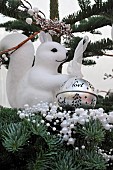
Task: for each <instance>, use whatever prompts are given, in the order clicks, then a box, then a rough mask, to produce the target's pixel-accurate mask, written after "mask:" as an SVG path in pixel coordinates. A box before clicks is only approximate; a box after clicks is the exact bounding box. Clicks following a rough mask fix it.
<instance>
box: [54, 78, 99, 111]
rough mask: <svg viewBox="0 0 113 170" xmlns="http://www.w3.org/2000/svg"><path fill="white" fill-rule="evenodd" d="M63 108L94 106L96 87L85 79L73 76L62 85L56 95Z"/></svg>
mask: <svg viewBox="0 0 113 170" xmlns="http://www.w3.org/2000/svg"><path fill="white" fill-rule="evenodd" d="M56 98H57V101H58V104H59V105H60V106H62V107H63V108H71V109H75V108H80V107H83V108H94V106H95V105H96V101H97V95H96V91H95V89H94V87H93V86H92V85H91V84H90V83H89V82H88V81H86V80H84V79H77V78H76V77H73V78H71V79H69V80H68V81H67V82H65V84H64V85H62V86H61V87H60V90H59V92H58V93H57V95H56Z"/></svg>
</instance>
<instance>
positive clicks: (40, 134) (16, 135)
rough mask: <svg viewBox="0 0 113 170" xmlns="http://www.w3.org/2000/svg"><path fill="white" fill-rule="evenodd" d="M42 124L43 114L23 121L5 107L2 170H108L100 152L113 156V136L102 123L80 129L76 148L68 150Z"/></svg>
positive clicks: (1, 116)
mask: <svg viewBox="0 0 113 170" xmlns="http://www.w3.org/2000/svg"><path fill="white" fill-rule="evenodd" d="M33 120H35V121H33ZM41 120H42V116H41V115H40V113H37V114H35V115H34V116H32V117H31V119H30V121H28V120H27V119H23V120H22V119H20V118H19V117H18V115H17V110H16V109H7V108H3V107H1V110H0V122H2V128H1V136H2V138H1V139H0V140H1V141H0V148H1V152H0V167H1V169H2V170H7V167H8V170H15V169H16V170H23V169H24V170H31V169H33V170H63V169H65V170H94V169H95V170H104V169H105V170H107V169H106V168H107V167H106V161H105V160H104V158H103V157H102V155H100V154H98V152H97V148H98V147H100V148H102V149H105V150H106V151H107V152H109V149H110V148H111V147H112V140H113V135H112V134H113V133H112V131H111V132H109V131H105V130H104V129H103V127H102V125H101V123H100V122H99V121H98V120H92V119H91V120H90V121H89V122H87V123H86V124H85V125H84V126H82V125H80V124H78V125H77V126H76V129H75V130H76V133H75V134H73V137H74V138H75V139H76V140H75V144H74V146H71V145H69V146H68V145H67V144H66V143H65V142H63V141H62V140H61V138H60V137H58V136H57V135H56V133H54V132H53V131H50V133H51V135H49V134H48V129H47V127H46V126H45V124H42V123H40V121H41ZM108 139H109V140H108ZM108 141H109V144H108ZM107 144H108V145H107ZM83 145H85V148H84V149H82V146H83ZM76 147H78V148H79V149H76ZM81 158H82V159H81Z"/></svg>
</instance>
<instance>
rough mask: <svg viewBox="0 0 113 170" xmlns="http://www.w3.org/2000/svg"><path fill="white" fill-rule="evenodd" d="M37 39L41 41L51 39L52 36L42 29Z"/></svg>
mask: <svg viewBox="0 0 113 170" xmlns="http://www.w3.org/2000/svg"><path fill="white" fill-rule="evenodd" d="M39 40H40V42H41V43H44V42H47V41H52V37H51V35H50V34H49V33H45V32H44V31H41V32H40V34H39Z"/></svg>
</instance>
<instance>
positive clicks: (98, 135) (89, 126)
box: [78, 119, 105, 149]
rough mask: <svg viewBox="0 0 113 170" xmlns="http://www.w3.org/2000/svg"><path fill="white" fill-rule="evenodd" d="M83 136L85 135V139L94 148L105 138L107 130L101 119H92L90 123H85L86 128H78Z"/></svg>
mask: <svg viewBox="0 0 113 170" xmlns="http://www.w3.org/2000/svg"><path fill="white" fill-rule="evenodd" d="M78 131H79V133H80V134H81V136H84V137H85V140H86V141H87V143H89V145H91V146H92V149H93V148H94V147H95V146H96V145H98V144H99V143H101V142H102V141H103V140H104V136H105V130H104V128H103V126H102V124H101V122H100V121H99V120H93V119H91V120H90V121H89V122H88V123H85V126H84V128H81V127H79V129H78Z"/></svg>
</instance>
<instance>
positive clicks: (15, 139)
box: [2, 123, 29, 152]
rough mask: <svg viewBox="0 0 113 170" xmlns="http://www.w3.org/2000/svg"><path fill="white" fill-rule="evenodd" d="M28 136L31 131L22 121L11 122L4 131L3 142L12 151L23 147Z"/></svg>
mask: <svg viewBox="0 0 113 170" xmlns="http://www.w3.org/2000/svg"><path fill="white" fill-rule="evenodd" d="M28 138H29V131H28V129H27V128H26V127H25V126H24V125H23V124H22V123H10V124H9V125H8V126H7V128H5V129H3V131H2V140H3V142H2V144H3V146H4V147H5V148H6V149H7V150H8V151H11V152H15V151H18V150H20V149H22V146H23V145H25V143H26V141H27V139H28Z"/></svg>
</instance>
